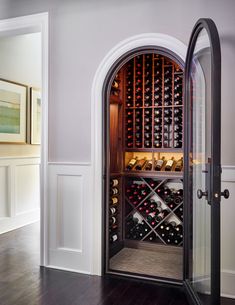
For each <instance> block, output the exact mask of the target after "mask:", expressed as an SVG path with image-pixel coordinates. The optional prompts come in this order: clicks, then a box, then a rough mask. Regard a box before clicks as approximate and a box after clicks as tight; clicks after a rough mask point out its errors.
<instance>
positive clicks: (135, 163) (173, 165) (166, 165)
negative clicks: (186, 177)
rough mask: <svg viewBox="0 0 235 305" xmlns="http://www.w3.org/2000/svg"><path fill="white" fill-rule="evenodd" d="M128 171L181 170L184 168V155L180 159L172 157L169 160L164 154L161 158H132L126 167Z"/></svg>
mask: <svg viewBox="0 0 235 305" xmlns="http://www.w3.org/2000/svg"><path fill="white" fill-rule="evenodd" d="M125 169H126V170H127V171H137V170H138V171H140V170H142V171H152V170H155V171H176V172H181V171H182V170H183V157H182V158H180V159H179V160H177V161H176V160H175V158H174V157H172V158H171V159H169V160H166V158H165V157H164V156H163V157H162V158H161V159H158V160H156V159H155V158H154V160H148V159H147V158H146V157H145V158H142V159H139V158H138V157H135V158H131V159H130V160H129V162H128V163H127V165H126V168H125Z"/></svg>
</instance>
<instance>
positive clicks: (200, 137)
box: [190, 29, 211, 296]
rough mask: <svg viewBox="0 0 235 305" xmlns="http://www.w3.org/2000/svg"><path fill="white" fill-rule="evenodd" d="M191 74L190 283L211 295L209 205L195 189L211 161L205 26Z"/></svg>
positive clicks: (202, 185)
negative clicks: (199, 197) (198, 195)
mask: <svg viewBox="0 0 235 305" xmlns="http://www.w3.org/2000/svg"><path fill="white" fill-rule="evenodd" d="M190 76H191V97H192V99H191V113H192V121H193V127H192V143H191V154H192V164H191V165H192V166H191V170H192V172H191V182H192V184H191V185H192V188H193V190H192V196H193V198H192V203H193V205H192V231H193V232H192V233H193V235H192V279H191V280H192V285H193V286H194V289H195V290H196V291H197V292H198V293H199V295H200V296H201V295H203V294H206V295H209V294H210V284H211V278H210V277H211V276H210V260H211V255H210V248H211V231H210V205H209V204H208V203H207V201H206V198H205V197H202V199H198V197H197V190H198V189H201V190H202V191H205V190H206V189H207V185H206V171H207V170H208V165H207V164H208V163H209V162H210V155H211V145H210V135H211V127H210V126H211V118H210V113H211V49H210V41H209V37H208V34H207V32H206V30H205V29H203V30H201V32H200V33H199V36H198V39H197V42H196V46H195V50H194V54H193V60H192V64H191V68H190Z"/></svg>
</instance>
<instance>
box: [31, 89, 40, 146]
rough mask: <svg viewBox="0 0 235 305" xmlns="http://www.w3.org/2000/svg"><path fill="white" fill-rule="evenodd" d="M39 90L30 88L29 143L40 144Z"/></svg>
mask: <svg viewBox="0 0 235 305" xmlns="http://www.w3.org/2000/svg"><path fill="white" fill-rule="evenodd" d="M41 109H42V105H41V90H40V89H38V88H34V87H31V88H30V144H35V145H40V144H41V113H42V110H41Z"/></svg>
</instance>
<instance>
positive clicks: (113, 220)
mask: <svg viewBox="0 0 235 305" xmlns="http://www.w3.org/2000/svg"><path fill="white" fill-rule="evenodd" d="M111 219H112V222H113V224H115V223H116V222H117V219H116V217H114V216H113V217H112V218H111Z"/></svg>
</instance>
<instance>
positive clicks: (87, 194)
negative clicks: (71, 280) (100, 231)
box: [48, 162, 92, 274]
mask: <svg viewBox="0 0 235 305" xmlns="http://www.w3.org/2000/svg"><path fill="white" fill-rule="evenodd" d="M48 169H49V176H48V177H49V185H50V190H49V202H50V210H49V223H50V226H49V257H48V267H51V268H57V269H61V270H70V271H75V272H81V273H87V274H90V273H91V257H92V228H91V227H92V226H91V221H89V219H92V217H91V215H92V202H91V194H92V183H91V181H92V178H91V167H90V165H87V166H85V165H84V164H79V165H74V164H73V165H71V164H70V163H69V164H66V165H65V163H64V162H63V163H55V162H53V164H50V165H49V167H48Z"/></svg>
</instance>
